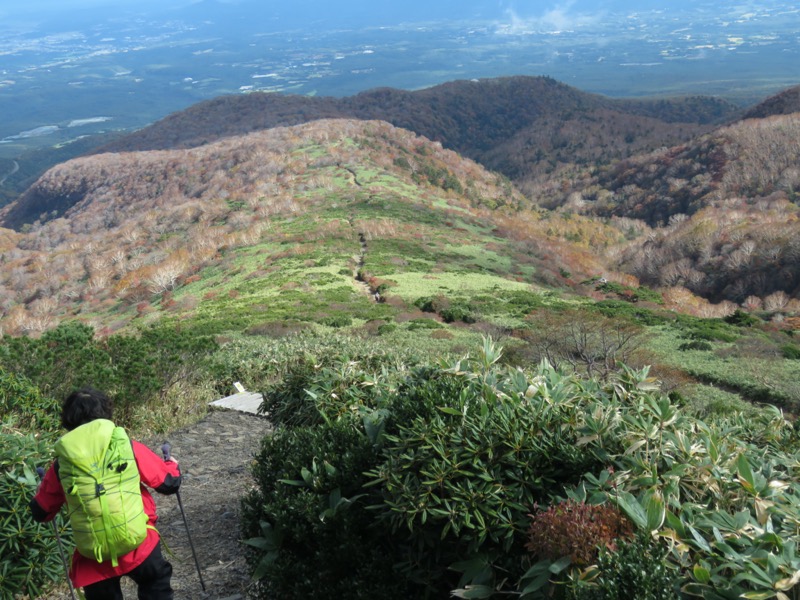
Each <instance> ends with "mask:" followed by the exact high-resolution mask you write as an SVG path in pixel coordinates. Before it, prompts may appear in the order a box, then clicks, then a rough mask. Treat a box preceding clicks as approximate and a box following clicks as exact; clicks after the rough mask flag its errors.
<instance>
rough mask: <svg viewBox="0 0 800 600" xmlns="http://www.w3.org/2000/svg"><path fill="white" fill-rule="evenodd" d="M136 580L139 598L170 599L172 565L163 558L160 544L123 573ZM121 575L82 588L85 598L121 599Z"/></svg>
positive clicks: (149, 599)
mask: <svg viewBox="0 0 800 600" xmlns="http://www.w3.org/2000/svg"><path fill="white" fill-rule="evenodd" d="M125 577H130V578H131V579H133V580H134V581H135V582H136V585H137V586H138V590H139V600H172V587H171V586H170V583H169V580H170V577H172V565H171V564H169V563H168V562H167V561H166V560H164V556H163V555H162V554H161V544H159V545H157V546H156V547H155V548H154V549H153V551H152V552H151V553H150V556H148V557H147V558H146V559H144V562H143V563H142V564H140V565H139V566H138V567H136V568H135V569H134V570H133V571H130V572H129V573H126V574H125ZM121 579H122V577H112V578H111V579H104V580H103V581H98V582H97V583H93V584H92V585H87V586H86V587H85V588H83V593H84V595H85V596H86V600H123V598H122V589H121V588H120V585H119V582H120V580H121Z"/></svg>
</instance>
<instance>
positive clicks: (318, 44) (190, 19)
mask: <svg viewBox="0 0 800 600" xmlns="http://www.w3.org/2000/svg"><path fill="white" fill-rule="evenodd" d="M198 7H199V8H198V9H197V10H196V11H194V12H188V11H183V12H175V13H170V12H161V13H158V14H154V13H151V14H149V15H142V16H137V17H131V16H130V15H125V16H117V17H114V16H113V13H110V14H109V16H108V17H107V18H100V17H99V16H98V19H97V20H96V21H95V22H94V23H92V24H91V25H87V24H86V23H82V22H80V21H76V22H74V23H72V22H69V21H68V20H67V21H64V22H59V23H58V24H57V25H56V24H53V23H50V24H44V23H41V24H34V25H28V26H27V27H26V28H20V27H18V26H13V25H12V24H8V23H7V24H5V25H0V111H2V114H3V115H6V118H4V119H3V120H2V121H0V158H6V159H12V158H15V157H17V156H19V155H20V154H21V153H23V152H25V151H27V150H31V149H36V148H41V147H48V146H53V145H57V144H64V143H67V142H69V141H71V140H75V139H76V138H79V137H81V136H86V135H93V134H97V133H100V132H107V131H110V130H117V131H118V130H131V129H137V128H140V127H143V126H145V125H147V124H149V123H152V122H153V121H155V120H158V119H159V118H161V117H164V116H165V115H167V114H169V113H171V112H174V111H176V110H181V109H183V108H185V107H187V106H189V105H191V104H194V103H196V102H198V101H201V100H204V99H207V98H212V97H216V96H219V95H223V94H238V93H248V92H252V91H265V92H281V93H293V94H305V95H330V96H347V95H351V94H356V93H358V92H360V91H364V90H367V89H372V88H375V87H383V86H389V87H396V88H401V89H419V88H423V87H428V86H431V85H436V84H439V83H443V82H446V81H451V80H456V79H472V78H486V77H499V76H505V75H548V76H550V77H553V78H555V79H557V80H559V81H562V82H564V83H567V84H569V85H572V86H574V87H577V88H579V89H582V90H585V91H589V92H595V93H599V94H604V95H608V96H614V97H623V96H656V95H683V94H691V95H696V94H704V95H716V96H723V97H725V98H727V99H730V100H733V101H734V102H737V103H739V104H742V105H747V104H751V103H755V102H757V101H759V100H761V99H763V98H764V97H766V96H768V95H770V94H772V93H775V92H777V91H779V90H781V89H784V88H786V87H790V86H792V85H796V84H797V83H798V81H799V80H800V71H799V70H798V68H797V65H798V64H800V39H799V36H798V31H799V30H800V9H798V8H797V7H796V6H795V5H794V4H792V3H789V2H776V3H770V5H769V7H760V8H759V7H754V6H752V5H749V6H742V5H740V4H737V3H733V2H730V3H724V4H722V3H718V2H713V3H712V2H700V3H696V4H694V5H693V6H692V8H690V9H686V8H679V7H677V6H676V8H675V9H674V10H673V9H670V11H669V12H667V11H666V10H655V9H642V10H638V11H634V10H630V9H625V10H622V9H620V10H619V11H618V12H616V13H606V14H605V15H604V18H602V19H589V18H574V19H573V20H571V21H566V20H565V21H564V23H562V25H563V26H564V28H563V29H561V28H558V27H557V26H558V25H559V23H558V22H555V21H552V22H550V21H543V20H541V19H539V20H537V19H523V18H518V17H516V16H515V15H514V14H512V13H509V14H506V15H505V17H503V18H500V19H475V18H472V19H466V20H447V21H430V22H412V21H409V22H407V23H401V24H394V25H388V26H382V27H378V26H368V27H363V28H361V27H355V26H354V27H353V28H338V29H323V28H321V26H320V25H319V24H316V25H314V26H309V27H308V28H304V29H297V28H292V29H289V30H280V31H278V30H275V25H274V24H271V23H270V22H269V21H262V20H260V19H258V18H253V19H252V20H247V18H246V15H238V16H237V15H235V14H230V12H229V13H225V14H220V13H219V12H218V10H219V6H218V5H213V4H201V5H198ZM214 7H216V10H217V12H215V11H214V10H212V9H213V8H214ZM204 11H205V12H204Z"/></svg>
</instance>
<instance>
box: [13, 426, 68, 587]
mask: <svg viewBox="0 0 800 600" xmlns="http://www.w3.org/2000/svg"><path fill="white" fill-rule="evenodd" d="M52 442H53V440H52V438H51V437H49V436H45V437H40V438H37V437H35V436H34V435H32V434H28V435H23V434H22V433H21V432H19V431H16V430H12V429H9V428H5V427H4V428H2V429H0V597H2V598H16V597H18V596H19V595H22V594H25V595H28V596H29V597H31V598H39V597H41V595H42V592H43V591H44V590H45V589H46V588H47V587H48V586H49V585H52V584H53V583H54V582H56V581H59V580H63V579H64V577H65V573H64V567H63V565H62V563H61V559H60V557H59V552H58V547H57V542H56V539H55V534H54V533H53V531H52V529H51V526H50V525H49V524H46V523H37V522H35V521H34V520H33V518H32V517H31V512H30V509H29V508H28V502H29V501H30V499H31V498H32V497H33V495H34V494H35V493H36V486H37V485H38V478H37V476H36V475H35V469H36V467H37V466H45V465H46V464H47V463H48V462H49V456H50V455H49V451H50V446H51V444H52ZM57 523H58V524H59V525H60V524H62V523H63V520H62V519H61V518H58V519H57ZM61 535H62V539H63V540H65V542H66V541H68V540H69V532H68V531H66V530H64V529H62V530H61Z"/></svg>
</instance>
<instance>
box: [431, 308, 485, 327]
mask: <svg viewBox="0 0 800 600" xmlns="http://www.w3.org/2000/svg"><path fill="white" fill-rule="evenodd" d="M439 315H440V316H441V317H442V319H443V320H444V322H445V323H454V322H456V321H462V322H463V323H475V322H476V321H477V320H478V319H477V317H476V316H475V315H474V314H473V312H472V311H471V310H470V309H469V307H468V306H463V305H454V306H450V307H449V308H445V309H442V310H441V311H440V312H439Z"/></svg>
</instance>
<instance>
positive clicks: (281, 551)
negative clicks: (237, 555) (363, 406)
mask: <svg viewBox="0 0 800 600" xmlns="http://www.w3.org/2000/svg"><path fill="white" fill-rule="evenodd" d="M376 460H377V451H376V448H375V446H374V445H373V443H372V442H371V441H370V440H369V438H368V437H367V436H366V435H365V434H364V433H363V432H362V431H360V430H359V428H358V424H357V422H356V421H354V420H352V419H342V420H340V421H337V422H333V423H330V424H327V425H324V426H320V427H316V428H307V427H298V428H293V429H279V430H278V431H276V432H275V434H274V435H273V436H271V437H268V438H265V440H264V442H263V444H262V447H261V451H260V452H259V454H258V455H257V457H256V462H255V467H254V470H253V474H254V476H255V479H256V483H257V485H258V488H257V489H256V490H254V491H252V492H251V493H250V494H248V495H247V496H245V498H244V499H243V501H242V527H243V537H244V538H246V539H249V540H251V541H250V544H251V545H253V546H254V547H255V548H256V550H254V551H253V552H251V553H250V554H249V561H250V564H251V566H252V567H253V569H257V568H258V569H259V571H258V574H259V575H260V576H263V577H261V578H260V579H259V585H258V586H257V588H256V593H255V597H256V598H285V599H287V600H291V599H298V600H300V599H303V600H305V599H306V598H316V597H320V594H321V593H322V591H323V590H324V596H325V597H330V598H355V599H364V600H368V599H372V598H386V599H388V600H391V599H397V600H401V599H405V598H411V597H416V594H414V593H413V592H411V591H410V585H409V584H408V583H407V582H405V581H403V580H402V579H401V578H398V577H397V575H396V573H394V571H393V565H394V564H395V563H396V562H397V561H398V560H399V556H397V555H396V550H395V548H394V546H393V544H392V538H391V536H389V535H388V531H387V530H386V529H385V528H382V527H380V524H379V523H376V522H375V520H374V517H373V515H372V513H371V512H370V511H368V510H367V509H366V507H367V506H368V505H369V504H370V503H371V502H372V501H371V500H370V499H369V497H368V496H369V495H368V493H367V495H365V490H364V489H363V485H364V483H365V482H366V480H365V476H364V472H365V471H367V470H368V469H369V468H370V467H372V466H374V464H375V461H376ZM265 549H267V551H264V550H265ZM258 550H261V552H259V551H258ZM269 550H272V551H273V553H272V554H270V552H269Z"/></svg>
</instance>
